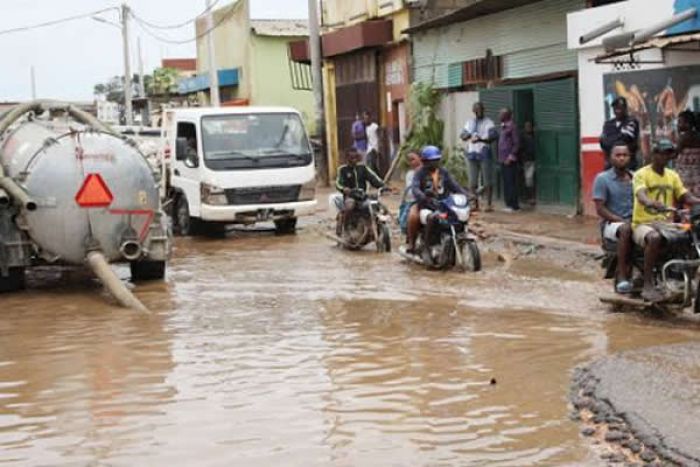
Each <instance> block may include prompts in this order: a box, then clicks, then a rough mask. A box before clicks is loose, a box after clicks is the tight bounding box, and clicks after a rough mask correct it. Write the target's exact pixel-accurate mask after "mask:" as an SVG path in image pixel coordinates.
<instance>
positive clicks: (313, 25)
mask: <svg viewBox="0 0 700 467" xmlns="http://www.w3.org/2000/svg"><path fill="white" fill-rule="evenodd" d="M318 2H319V0H309V51H310V53H311V79H312V81H313V92H314V101H315V104H316V109H315V110H316V112H315V113H316V133H317V134H318V136H319V137H320V138H321V155H320V159H319V161H318V162H319V164H318V168H319V172H320V175H321V181H322V182H323V184H324V185H328V180H329V176H330V175H329V174H328V148H327V146H326V132H325V128H326V127H325V125H326V119H325V117H324V110H323V76H322V74H321V66H322V63H321V35H320V31H319V24H318Z"/></svg>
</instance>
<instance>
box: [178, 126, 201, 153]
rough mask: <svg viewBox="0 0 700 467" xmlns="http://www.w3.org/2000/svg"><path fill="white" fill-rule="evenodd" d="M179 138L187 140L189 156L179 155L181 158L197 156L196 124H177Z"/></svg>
mask: <svg viewBox="0 0 700 467" xmlns="http://www.w3.org/2000/svg"><path fill="white" fill-rule="evenodd" d="M177 137H178V138H187V154H177V155H176V156H177V157H178V159H179V158H182V157H187V156H192V155H193V154H194V155H195V156H196V155H197V127H196V126H195V124H194V123H187V122H180V123H178V124H177Z"/></svg>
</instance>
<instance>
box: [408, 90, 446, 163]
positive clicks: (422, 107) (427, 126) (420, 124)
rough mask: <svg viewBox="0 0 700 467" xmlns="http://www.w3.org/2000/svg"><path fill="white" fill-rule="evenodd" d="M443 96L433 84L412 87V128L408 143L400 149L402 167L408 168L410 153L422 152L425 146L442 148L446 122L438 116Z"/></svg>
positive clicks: (410, 99) (410, 97)
mask: <svg viewBox="0 0 700 467" xmlns="http://www.w3.org/2000/svg"><path fill="white" fill-rule="evenodd" d="M441 100H442V95H441V94H440V92H439V91H437V90H436V89H435V88H434V87H433V86H432V85H431V84H426V83H414V84H413V85H412V86H411V91H410V96H409V102H408V115H409V119H410V122H411V128H410V129H409V131H408V136H407V137H406V141H405V142H404V143H403V144H402V145H401V148H399V157H400V158H401V166H402V167H403V168H404V169H405V168H406V166H407V163H408V161H407V159H406V156H407V155H408V153H409V151H411V150H416V151H420V149H421V148H422V147H423V146H427V145H429V144H432V145H434V146H438V147H439V148H442V136H443V133H444V131H445V122H443V121H442V120H440V118H438V116H437V111H438V106H439V105H440V101H441Z"/></svg>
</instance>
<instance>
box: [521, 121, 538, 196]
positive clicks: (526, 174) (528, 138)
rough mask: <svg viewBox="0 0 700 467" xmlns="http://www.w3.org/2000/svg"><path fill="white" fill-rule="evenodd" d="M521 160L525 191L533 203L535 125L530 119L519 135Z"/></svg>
mask: <svg viewBox="0 0 700 467" xmlns="http://www.w3.org/2000/svg"><path fill="white" fill-rule="evenodd" d="M520 143H521V144H520V150H521V153H520V154H521V161H522V163H523V179H524V180H525V191H526V196H527V199H528V201H529V202H530V204H531V205H534V204H535V127H534V125H533V124H532V122H531V121H527V122H525V124H524V125H523V133H522V135H521V137H520Z"/></svg>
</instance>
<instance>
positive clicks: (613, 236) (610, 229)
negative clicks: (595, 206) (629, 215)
mask: <svg viewBox="0 0 700 467" xmlns="http://www.w3.org/2000/svg"><path fill="white" fill-rule="evenodd" d="M623 225H625V222H606V223H605V224H603V238H604V239H606V240H610V241H612V242H616V241H617V231H618V230H620V227H622V226H623Z"/></svg>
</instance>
